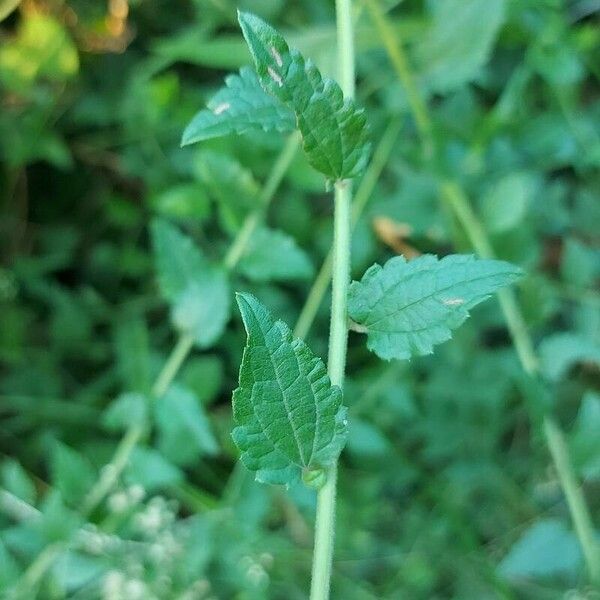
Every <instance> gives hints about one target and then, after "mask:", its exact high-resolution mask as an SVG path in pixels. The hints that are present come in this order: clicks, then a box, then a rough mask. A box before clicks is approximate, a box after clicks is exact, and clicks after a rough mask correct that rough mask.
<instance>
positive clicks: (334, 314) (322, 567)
mask: <svg viewBox="0 0 600 600" xmlns="http://www.w3.org/2000/svg"><path fill="white" fill-rule="evenodd" d="M336 18H337V35H338V68H339V75H340V84H341V87H342V91H343V92H344V95H345V96H346V97H353V96H354V86H355V83H354V82H355V73H354V33H353V26H352V3H351V0H336ZM351 202H352V184H351V182H350V181H338V182H336V184H335V191H334V217H333V221H334V225H333V265H332V270H333V278H332V297H331V325H330V330H329V356H328V360H327V371H328V373H329V377H330V379H331V383H332V384H333V385H338V386H340V387H343V385H344V372H345V370H346V349H347V346H348V325H347V321H348V317H347V296H348V285H349V283H350V210H351V209H350V207H351ZM336 487H337V464H334V465H333V466H332V467H331V468H330V469H329V470H328V472H327V480H326V482H325V485H324V486H323V487H322V488H321V489H320V490H319V492H318V495H317V517H316V522H315V548H314V555H313V568H312V580H311V588H310V598H311V600H327V599H328V598H329V588H330V586H331V567H332V562H333V548H334V532H335V498H336Z"/></svg>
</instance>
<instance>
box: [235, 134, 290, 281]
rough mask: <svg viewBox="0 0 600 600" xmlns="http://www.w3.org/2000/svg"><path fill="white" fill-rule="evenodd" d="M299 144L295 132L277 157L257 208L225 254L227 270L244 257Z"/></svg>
mask: <svg viewBox="0 0 600 600" xmlns="http://www.w3.org/2000/svg"><path fill="white" fill-rule="evenodd" d="M299 146H300V137H299V136H298V134H297V133H293V134H292V135H290V137H289V138H288V139H287V142H286V143H285V146H284V147H283V149H282V151H281V153H280V154H279V156H278V157H277V160H276V161H275V164H274V165H273V168H272V169H271V172H270V173H269V178H268V179H267V181H265V185H264V186H263V188H262V189H261V190H260V193H259V195H258V198H257V204H258V206H257V208H256V210H254V211H253V212H252V213H250V214H249V215H248V217H247V218H246V220H245V221H244V224H243V225H242V227H241V229H240V230H239V232H238V234H237V236H236V237H235V239H234V240H233V243H232V244H231V246H230V248H229V250H228V252H227V254H226V255H225V258H224V259H223V265H224V266H225V268H226V269H227V270H229V271H231V270H232V269H233V268H234V267H235V266H236V265H237V263H238V261H239V260H240V258H241V257H242V254H243V253H244V250H245V249H246V246H247V245H248V242H249V241H250V238H251V237H252V234H253V233H254V231H255V230H256V228H257V227H258V225H259V224H260V222H261V221H262V218H263V216H264V213H265V211H266V210H267V208H268V206H269V204H270V203H271V200H272V199H273V196H274V195H275V192H276V191H277V188H278V187H279V184H280V183H281V181H282V179H283V176H284V175H285V173H286V171H287V170H288V169H289V167H290V165H291V164H292V160H294V156H296V152H297V151H298V147H299Z"/></svg>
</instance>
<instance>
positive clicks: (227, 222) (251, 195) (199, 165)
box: [194, 150, 260, 235]
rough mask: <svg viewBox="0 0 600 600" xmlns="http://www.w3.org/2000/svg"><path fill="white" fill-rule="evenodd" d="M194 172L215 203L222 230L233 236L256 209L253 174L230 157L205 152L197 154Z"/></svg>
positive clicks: (256, 189)
mask: <svg viewBox="0 0 600 600" xmlns="http://www.w3.org/2000/svg"><path fill="white" fill-rule="evenodd" d="M194 167H195V172H196V174H197V175H198V177H199V179H200V181H201V182H202V183H203V184H204V186H205V188H206V190H207V191H208V193H209V194H210V196H212V197H213V198H214V199H215V200H217V203H218V205H217V206H218V209H219V215H220V217H221V224H222V226H223V227H224V228H225V229H226V230H227V231H228V232H229V233H231V234H232V235H235V233H236V232H237V231H238V229H239V228H240V227H241V225H242V222H243V220H244V218H245V217H246V215H247V214H248V213H249V212H250V211H251V210H252V209H253V208H255V207H256V202H257V197H258V192H259V189H260V188H259V185H258V183H257V182H256V180H255V179H254V177H253V175H252V173H250V171H248V170H247V169H245V168H244V167H242V165H241V164H240V163H239V162H238V161H237V160H235V159H234V158H233V157H231V156H227V155H225V154H221V153H219V152H212V151H208V150H204V151H202V152H201V153H199V154H198V156H197V159H196V161H195V164H194Z"/></svg>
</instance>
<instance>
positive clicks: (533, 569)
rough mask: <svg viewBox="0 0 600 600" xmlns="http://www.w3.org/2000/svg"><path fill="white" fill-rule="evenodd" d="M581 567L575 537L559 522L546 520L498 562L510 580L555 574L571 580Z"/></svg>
mask: <svg viewBox="0 0 600 600" xmlns="http://www.w3.org/2000/svg"><path fill="white" fill-rule="evenodd" d="M580 567H581V551H580V549H579V544H578V542H577V538H576V537H575V536H574V535H573V534H572V533H571V532H570V531H569V530H568V529H567V528H566V527H565V526H564V524H563V523H562V522H561V521H556V520H552V519H547V520H545V521H538V522H537V523H534V524H533V525H532V526H531V527H530V528H529V529H527V531H525V533H523V535H522V536H521V538H520V539H519V540H518V541H517V542H516V543H515V545H514V546H513V547H512V548H511V549H510V552H509V553H508V555H507V556H505V557H504V559H503V560H502V562H501V563H500V573H501V574H502V575H504V577H507V578H508V579H512V580H519V579H530V578H536V577H542V578H543V577H553V576H556V575H562V576H569V577H570V578H572V579H574V578H575V577H576V576H577V574H578V573H579V569H580Z"/></svg>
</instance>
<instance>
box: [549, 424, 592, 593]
mask: <svg viewBox="0 0 600 600" xmlns="http://www.w3.org/2000/svg"><path fill="white" fill-rule="evenodd" d="M544 433H545V434H546V439H547V440H548V446H549V448H550V452H551V454H552V458H553V460H554V465H555V466H556V471H557V473H558V478H559V480H560V483H561V486H562V488H563V491H564V493H565V497H566V498H567V504H568V506H569V509H570V511H571V518H572V519H573V525H574V526H575V531H576V532H577V537H578V538H579V542H580V543H581V548H582V550H583V555H584V557H585V563H586V565H587V568H588V573H589V576H590V581H591V583H592V584H594V585H595V586H600V545H599V544H598V541H597V539H596V535H595V533H594V527H593V525H592V522H591V519H590V514H589V512H588V508H587V505H586V503H585V498H584V497H583V494H582V493H581V489H580V487H579V482H578V481H577V478H576V477H575V473H574V471H573V466H572V465H571V461H570V458H569V449H568V448H567V445H566V443H565V437H564V435H563V433H562V431H561V430H560V429H559V427H558V426H557V424H556V423H555V422H554V419H552V418H551V417H550V416H546V417H544Z"/></svg>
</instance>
